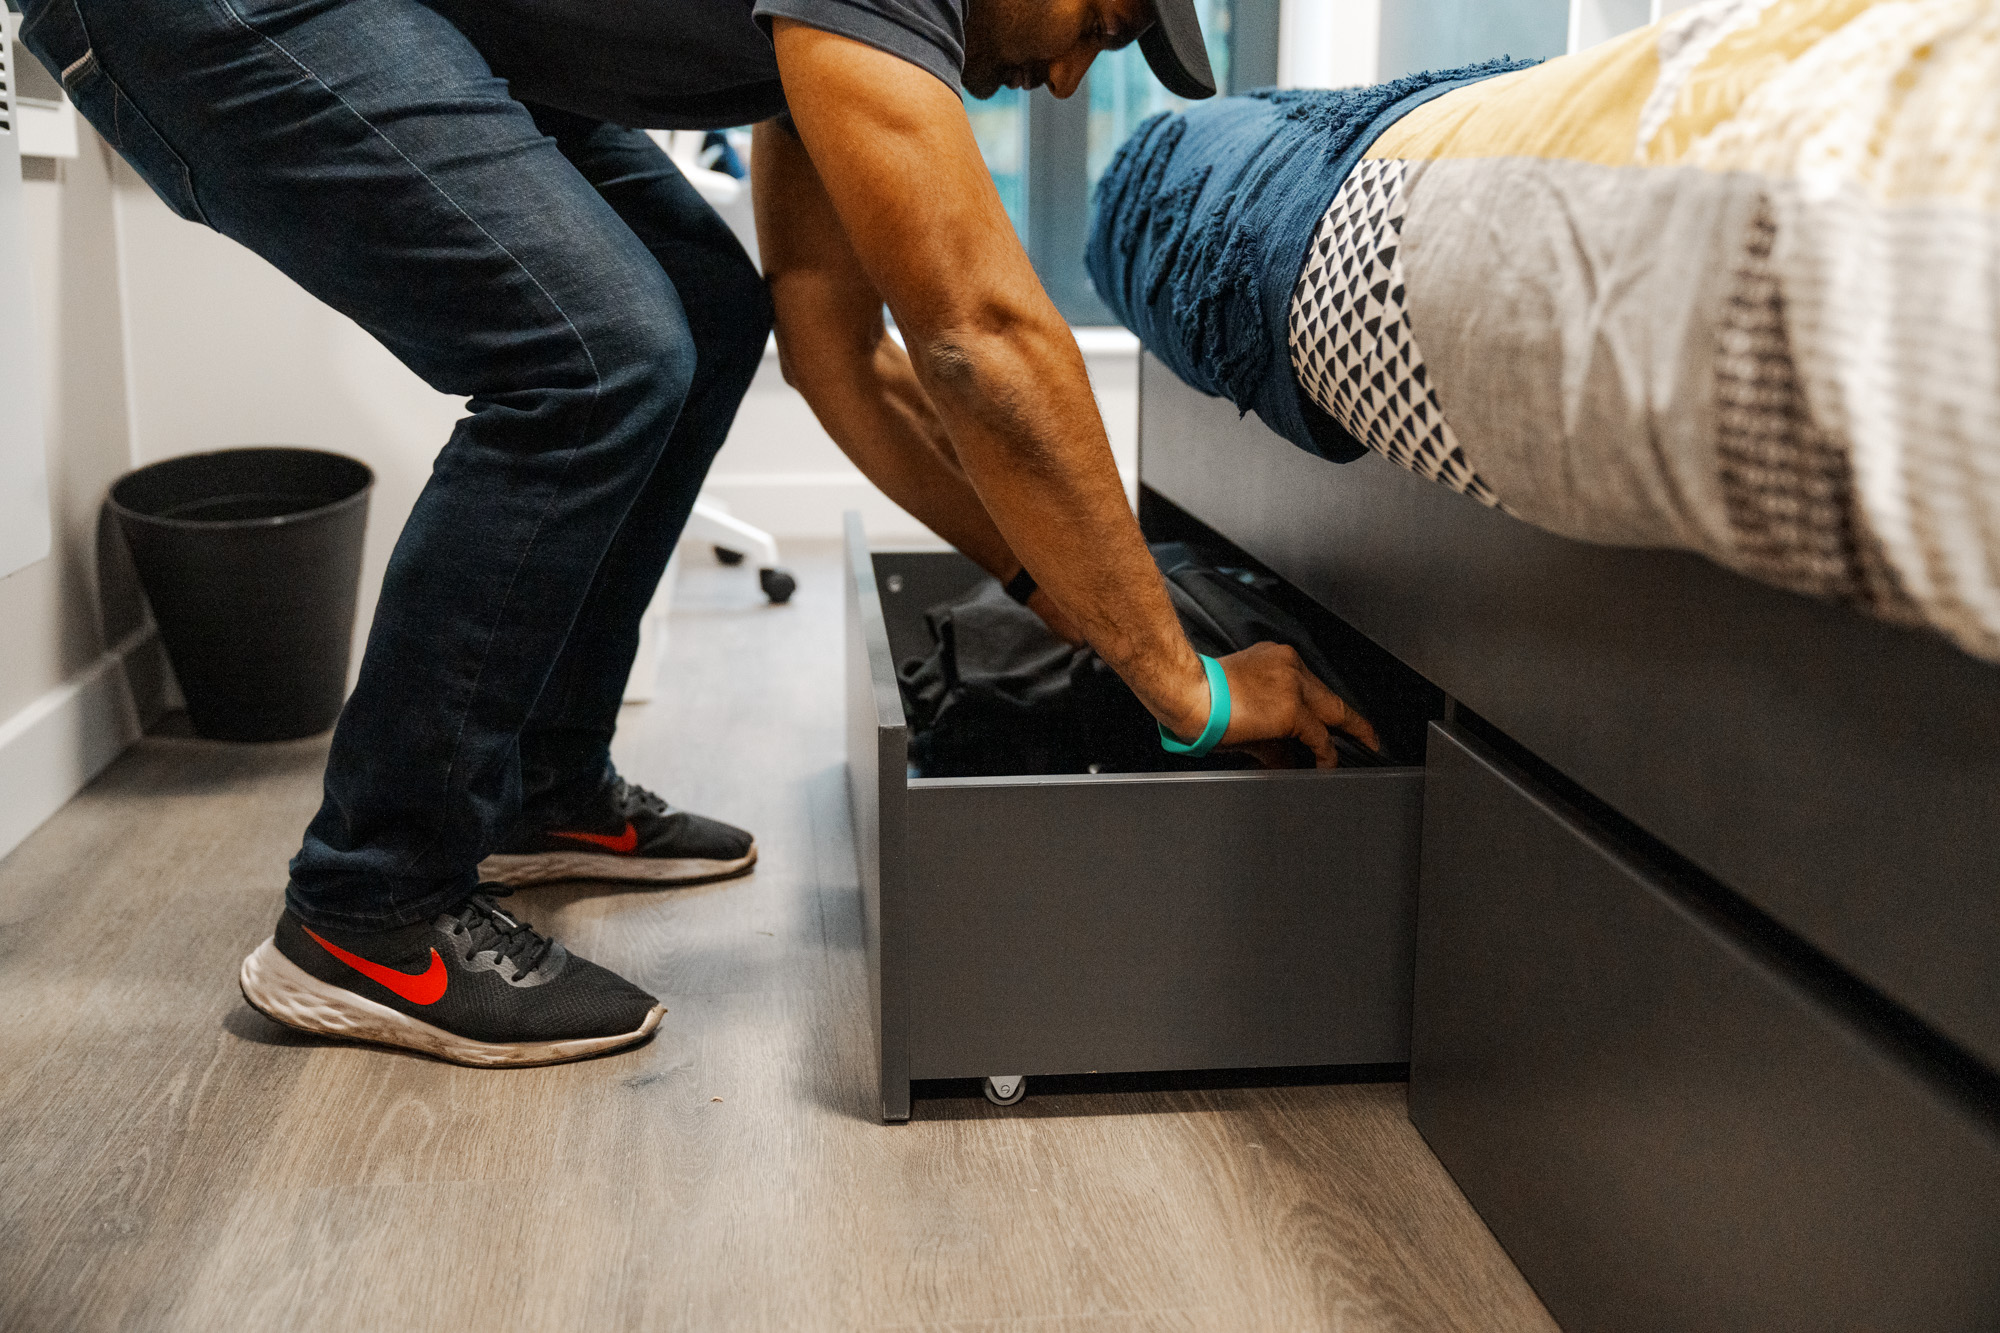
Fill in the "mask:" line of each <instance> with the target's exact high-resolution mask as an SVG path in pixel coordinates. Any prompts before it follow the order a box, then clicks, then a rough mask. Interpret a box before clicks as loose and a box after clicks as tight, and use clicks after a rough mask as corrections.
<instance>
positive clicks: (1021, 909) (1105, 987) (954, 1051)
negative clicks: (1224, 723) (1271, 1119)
mask: <svg viewBox="0 0 2000 1333" xmlns="http://www.w3.org/2000/svg"><path fill="white" fill-rule="evenodd" d="M1422 779H1423V775H1422V772H1421V771H1420V770H1415V769H1401V770H1379V769H1378V770H1373V771H1366V772H1363V771H1356V772H1351V773H1338V772H1334V773H1312V772H1287V773H1256V772H1251V773H1240V772H1239V773H1220V774H1200V775H1179V776H1148V777H1131V778H1115V777H1099V778H1039V779H1038V778H1022V779H1018V780H1011V781H995V780H979V781H967V782H919V783H914V784H912V786H911V789H910V792H909V797H908V801H909V807H908V809H909V816H908V818H909V822H908V828H907V834H906V836H907V839H908V850H909V860H908V871H907V875H908V878H907V883H908V892H909V894H910V900H911V907H910V910H909V911H908V912H907V913H906V914H905V919H906V920H908V921H909V923H910V928H911V934H910V938H911V943H912V958H911V962H910V978H911V998H912V1004H911V1056H910V1072H911V1076H912V1077H913V1078H957V1077H969V1076H975V1075H980V1074H988V1073H1003V1072H1004V1073H1021V1072H1025V1073H1030V1074H1033V1073H1080V1072H1091V1071H1106V1072H1108V1071H1113V1070H1169V1069H1216V1068H1255V1067H1268V1066H1282V1065H1314V1064H1349V1063H1355V1064H1360V1063H1376V1062H1397V1061H1401V1060H1403V1059H1405V1058H1406V1055H1407V1051H1408V1023H1409V985H1410V965H1411V964H1410V960H1411V949H1412V931H1413V929H1414V921H1413V908H1414V893H1415V883H1416V865H1417V834H1418V825H1419V822H1420V819H1421V805H1422Z"/></svg>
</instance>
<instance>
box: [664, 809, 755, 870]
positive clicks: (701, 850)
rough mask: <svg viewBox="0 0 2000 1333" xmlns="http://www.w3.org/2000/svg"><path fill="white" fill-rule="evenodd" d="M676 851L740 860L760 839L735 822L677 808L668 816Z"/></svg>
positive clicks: (706, 857)
mask: <svg viewBox="0 0 2000 1333" xmlns="http://www.w3.org/2000/svg"><path fill="white" fill-rule="evenodd" d="M668 823H669V824H670V825H671V831H672V842H673V852H674V855H676V856H684V857H689V858H698V859H700V860H705V861H740V860H742V859H743V858H744V857H746V856H748V855H750V849H751V848H753V847H754V846H756V844H757V840H756V839H755V838H753V837H751V836H750V835H749V834H748V833H746V832H744V831H743V830H742V829H740V828H737V827H736V826H735V825H733V824H725V823H723V822H722V821H721V820H719V819H710V818H709V817H708V816H706V815H697V814H694V813H692V812H690V811H687V810H676V811H675V812H674V813H673V814H672V815H670V816H669V817H668Z"/></svg>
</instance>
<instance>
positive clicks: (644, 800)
mask: <svg viewBox="0 0 2000 1333" xmlns="http://www.w3.org/2000/svg"><path fill="white" fill-rule="evenodd" d="M611 803H612V805H613V806H614V807H616V808H617V809H619V810H626V811H629V810H633V809H640V810H649V811H651V812H652V813H653V814H656V815H664V814H666V813H667V811H669V810H671V809H672V808H673V807H672V806H670V805H668V804H667V802H666V799H665V798H664V797H660V796H655V795H654V794H653V793H652V792H650V791H648V790H646V789H645V788H644V787H641V786H640V785H639V784H638V783H636V782H627V781H626V780H625V779H624V778H622V777H615V778H613V779H611Z"/></svg>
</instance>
